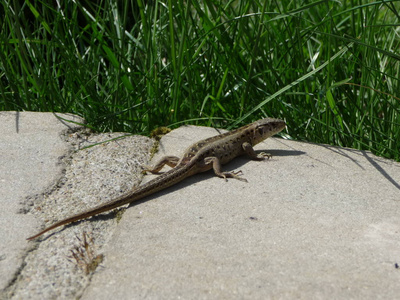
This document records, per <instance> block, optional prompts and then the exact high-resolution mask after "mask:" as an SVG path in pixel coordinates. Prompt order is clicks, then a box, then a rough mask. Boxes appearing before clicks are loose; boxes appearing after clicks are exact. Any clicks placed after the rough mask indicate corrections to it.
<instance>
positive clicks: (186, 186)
mask: <svg viewBox="0 0 400 300" xmlns="http://www.w3.org/2000/svg"><path fill="white" fill-rule="evenodd" d="M0 117H1V115H0ZM38 119H40V120H43V119H44V118H43V117H42V115H38ZM4 123H5V122H1V123H0V124H3V125H0V126H4ZM39 128H40V126H39ZM37 131H40V129H37ZM76 134H77V133H75V134H74V135H76ZM216 134H218V132H217V131H216V130H215V129H211V128H203V127H194V126H185V127H181V128H179V129H177V130H174V131H172V132H171V133H169V134H168V135H166V136H164V137H163V139H162V140H161V144H160V147H159V149H160V151H159V153H157V155H156V156H155V157H154V158H153V160H152V163H154V162H155V161H156V160H157V159H158V158H159V157H160V156H162V155H164V154H170V155H171V154H172V155H177V156H179V155H181V154H182V153H183V152H184V150H185V148H186V147H187V146H188V145H190V144H192V143H193V142H196V141H198V140H199V139H202V138H205V137H209V136H213V135H216ZM74 135H72V136H70V140H69V141H68V140H67V141H66V143H70V144H71V140H73V141H75V144H78V145H79V147H78V148H82V147H83V146H88V145H92V144H95V143H98V142H102V141H103V142H104V141H106V140H109V139H113V138H117V137H120V136H121V135H122V134H111V135H92V134H90V135H88V136H85V137H82V136H81V137H78V136H74ZM29 138H30V137H28V136H27V137H25V138H22V139H15V140H13V143H12V144H13V147H14V148H15V149H19V148H20V147H21V145H28V144H29V145H31V147H30V148H29V149H30V151H28V152H27V153H26V154H24V155H22V156H21V157H20V156H19V152H18V151H16V150H13V151H9V150H8V148H7V149H6V151H9V152H10V153H7V155H8V157H10V156H11V155H15V159H14V160H18V161H19V163H20V164H19V165H15V166H16V168H12V167H11V166H14V165H11V164H8V165H6V167H5V166H3V165H1V166H0V168H1V172H2V174H7V172H8V173H9V174H10V175H9V176H10V178H11V177H12V178H14V179H13V181H11V180H7V184H8V190H7V198H5V199H14V201H10V200H8V201H6V200H4V199H3V197H2V200H1V201H2V204H3V207H6V210H10V211H13V210H18V209H21V207H24V209H25V210H27V209H26V207H27V206H26V205H25V206H24V205H21V204H19V201H22V200H23V199H25V198H24V197H25V196H26V195H30V192H31V191H32V188H30V187H29V186H28V187H27V188H18V189H12V188H10V187H9V185H10V184H11V183H12V184H14V183H13V182H16V183H15V184H16V185H17V184H21V183H19V182H18V181H19V180H18V178H19V177H18V176H22V175H18V174H25V175H24V176H25V177H23V180H24V181H25V182H26V184H30V186H34V187H35V188H36V189H35V193H36V194H43V191H48V189H49V186H54V182H58V184H57V188H56V189H54V188H53V189H52V190H51V191H52V192H51V193H50V194H49V193H44V194H45V196H44V197H34V198H32V197H31V199H32V200H31V201H33V202H34V204H33V209H31V212H33V213H29V214H27V215H24V214H13V215H12V216H11V217H10V220H11V221H10V222H8V223H4V224H2V226H1V231H0V235H1V236H0V238H1V239H2V240H4V239H5V237H6V236H9V232H11V233H12V234H11V237H10V239H11V242H10V243H9V244H5V245H3V244H2V248H1V251H2V252H1V253H0V257H3V256H4V253H12V252H13V251H14V252H18V255H17V256H18V257H20V259H19V260H18V259H15V260H11V259H10V258H9V256H8V254H7V255H6V259H5V260H6V262H7V265H8V266H11V267H13V268H4V269H3V266H4V261H5V260H4V259H3V260H2V261H0V266H1V276H3V277H2V278H5V277H7V276H8V277H9V278H14V280H15V281H14V283H12V284H8V288H7V289H6V290H5V291H6V293H4V295H5V296H6V298H9V297H12V295H13V298H14V299H24V298H32V299H44V298H53V299H54V298H63V299H67V298H76V297H82V299H111V298H114V299H116V298H117V299H132V298H145V297H146V298H148V299H160V298H162V299H176V298H182V299H199V298H203V299H204V298H205V299H250V298H251V299H267V298H277V299H292V298H299V299H310V298H312V299H327V298H331V299H332V298H333V299H348V298H352V299H376V298H380V299H394V298H396V297H397V295H398V294H399V293H400V285H399V284H398V283H399V282H400V269H399V268H396V266H399V265H400V239H399V237H400V236H399V235H400V221H399V218H398V208H399V197H398V195H399V190H400V186H399V182H400V164H399V163H396V162H392V161H390V160H386V159H383V158H379V157H376V156H374V155H372V154H371V153H369V152H365V151H357V150H353V149H344V148H337V147H331V146H326V145H315V144H309V143H300V142H294V141H288V140H283V139H276V138H272V139H268V140H267V141H266V142H264V143H261V144H260V145H258V146H257V147H256V150H259V151H260V150H264V151H267V152H269V153H271V154H272V155H273V157H272V159H270V160H269V161H262V162H258V161H249V160H248V159H247V158H246V157H243V158H238V159H236V160H234V161H233V162H231V163H230V164H228V165H226V166H224V170H239V169H240V170H242V171H243V177H245V178H246V179H248V181H249V182H248V183H245V182H241V181H238V180H234V179H230V180H228V181H227V182H226V181H224V180H222V179H220V178H218V177H215V176H213V173H212V172H206V173H203V174H198V175H195V176H193V177H191V178H188V179H186V180H185V181H183V182H181V183H179V184H177V185H176V186H174V187H171V188H169V189H167V190H165V191H162V192H160V193H158V194H155V195H152V196H150V197H148V198H146V200H145V201H142V202H139V203H136V204H132V205H130V206H129V208H128V209H127V210H125V212H124V213H123V215H122V218H121V219H120V221H118V220H119V218H118V217H117V218H115V213H113V212H111V213H109V214H102V215H100V216H98V217H95V218H91V219H89V220H85V221H82V222H78V223H76V224H74V225H71V226H66V227H64V228H60V229H57V230H54V231H53V232H52V233H50V234H46V235H45V236H44V237H43V238H42V239H40V240H39V241H37V242H33V243H32V242H26V241H25V238H26V237H27V236H29V235H30V234H32V233H34V232H36V231H37V230H38V229H39V227H40V224H42V223H49V222H50V223H51V222H52V221H53V220H55V219H60V218H63V217H65V216H66V215H70V214H72V213H76V212H79V211H81V210H83V209H87V208H90V207H93V205H96V204H97V203H98V202H99V201H108V200H110V199H112V198H114V197H116V196H118V195H120V194H122V193H124V192H125V191H126V190H129V189H131V188H132V187H133V186H134V185H136V184H138V182H139V181H140V180H141V176H140V172H139V171H140V168H139V166H140V165H142V164H146V160H147V157H148V153H150V149H151V146H152V142H151V141H150V140H148V139H146V138H143V137H137V136H136V137H135V136H133V137H124V138H122V139H117V140H114V141H110V142H107V143H101V144H100V145H97V146H95V147H91V148H87V149H84V150H80V151H78V152H76V153H75V154H73V155H72V157H71V159H70V160H68V164H67V165H66V166H65V171H64V172H60V171H59V172H53V175H52V177H51V178H50V179H47V180H46V182H47V184H43V186H39V185H38V184H37V183H34V182H35V181H34V180H35V179H37V177H41V176H42V173H43V171H41V172H39V171H38V170H37V167H29V168H24V162H25V163H26V164H28V163H29V161H30V160H32V159H35V156H36V157H37V156H38V155H37V154H36V153H37V152H35V151H36V149H37V147H38V146H35V145H37V144H43V145H45V144H51V143H54V140H57V139H59V136H58V135H57V134H56V135H54V136H52V135H48V136H47V139H48V141H47V140H46V141H42V142H38V143H37V144H35V143H36V142H35V141H36V140H34V141H33V142H27V141H25V140H24V139H29ZM0 139H2V141H3V139H4V138H3V137H0ZM77 141H78V142H77ZM2 144H3V143H2ZM48 147H49V146H48ZM14 148H12V149H14ZM67 148H68V147H67ZM11 152H12V153H11ZM3 153H4V150H3ZM13 153H14V154H13ZM64 153H68V150H64ZM57 155H60V154H59V153H58V154H57ZM57 155H55V156H56V157H57ZM46 157H49V156H48V155H47V154H45V155H44V156H43V159H42V161H44V160H46ZM50 157H51V156H50ZM54 161H57V160H54ZM45 163H48V162H47V161H46V162H45ZM22 169H23V170H24V171H22ZM166 169H168V167H166ZM4 178H6V177H4ZM151 178H153V177H152V176H150V175H149V176H146V177H145V179H144V180H145V181H147V180H151ZM4 182H5V181H4V179H3V180H2V184H4V186H5V185H7V184H5V183H4ZM32 182H33V183H32ZM20 189H21V190H25V191H27V192H26V193H25V194H22V195H20V196H19V197H17V196H16V195H17V194H16V193H17V192H19V191H17V190H20ZM15 199H19V200H18V201H17V200H15ZM33 215H35V216H36V219H35V218H34V217H33ZM46 219H48V222H45V221H46ZM83 231H85V232H87V237H88V238H87V239H88V241H89V245H90V249H91V250H92V251H93V257H92V258H95V257H96V256H97V257H101V255H102V256H103V257H104V259H103V261H102V262H101V263H100V265H99V267H98V268H97V269H96V270H95V271H94V274H93V275H91V274H89V275H86V274H85V265H84V264H82V262H81V263H79V261H77V260H76V259H74V258H71V257H70V258H68V256H71V250H75V247H76V246H77V245H79V244H81V243H82V242H79V240H78V239H77V236H78V237H79V238H80V239H81V240H83V237H82V236H83ZM91 238H93V240H91ZM18 243H19V244H20V247H19V248H17V250H13V248H11V246H10V245H15V244H18ZM28 249H30V250H31V251H30V252H28ZM89 252H90V251H89ZM21 257H22V258H24V257H25V258H24V259H22V258H21ZM21 261H24V263H21ZM99 261H100V260H99ZM13 270H14V271H13ZM15 270H17V271H15ZM16 272H17V274H19V276H15V274H16ZM13 274H14V275H13ZM5 286H7V284H6V285H5ZM0 298H1V297H0Z"/></svg>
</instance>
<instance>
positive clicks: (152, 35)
mask: <svg viewBox="0 0 400 300" xmlns="http://www.w3.org/2000/svg"><path fill="white" fill-rule="evenodd" d="M398 11H400V2H399V1H385V0H384V1H375V2H372V1H371V2H369V3H364V1H355V0H350V1H328V0H321V1H287V0H283V1H266V0H264V1H258V0H236V1H205V2H203V1H195V0H193V1H186V2H183V1H166V2H161V1H157V0H155V1H150V2H147V3H145V2H143V1H142V0H137V1H133V0H132V1H123V2H122V1H115V0H114V1H111V0H103V1H91V2H84V3H82V2H72V1H71V2H68V1H67V2H66V3H62V4H61V2H54V3H49V2H48V1H40V0H36V1H32V0H25V1H10V0H5V1H3V2H2V3H1V8H0V12H1V13H2V15H3V16H4V19H3V22H2V24H1V25H0V93H1V98H0V109H2V110H18V111H22V110H31V111H54V112H69V113H75V114H78V115H80V116H82V117H84V118H85V119H86V120H87V121H88V124H89V126H90V127H92V128H94V129H96V130H98V131H109V130H113V131H128V132H134V133H144V134H149V133H150V132H151V131H152V130H153V129H154V128H157V127H160V126H169V127H176V126H179V125H180V124H182V123H191V124H199V125H209V126H218V127H226V128H232V127H234V126H238V125H242V124H244V123H248V122H251V121H253V120H255V119H258V118H261V117H263V116H265V115H268V116H273V117H279V118H283V119H285V120H286V122H287V123H288V132H287V134H288V136H290V137H291V138H293V139H298V140H308V141H313V142H317V143H326V144H334V145H339V146H346V147H353V148H357V149H368V150H371V151H373V152H374V153H376V154H378V155H381V156H384V157H389V158H392V159H396V160H399V159H400V157H399V153H400V151H399V149H400V139H399V138H398V136H399V128H400V126H399V124H400V117H399V101H400V99H399V97H400V79H399V78H400V74H399V70H400V54H399V51H398V49H399V43H400V38H399V37H400V30H399V28H400V26H399V24H400V15H399V13H398Z"/></svg>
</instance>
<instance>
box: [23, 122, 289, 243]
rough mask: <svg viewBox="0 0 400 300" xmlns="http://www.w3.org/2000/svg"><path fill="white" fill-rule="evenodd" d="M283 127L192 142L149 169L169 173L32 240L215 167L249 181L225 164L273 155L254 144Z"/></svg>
mask: <svg viewBox="0 0 400 300" xmlns="http://www.w3.org/2000/svg"><path fill="white" fill-rule="evenodd" d="M283 128H285V122H284V121H282V120H279V119H272V118H266V119H261V120H258V121H256V122H253V123H251V124H248V125H246V126H243V127H240V128H238V129H235V130H232V131H229V132H227V133H224V134H220V135H217V136H214V137H210V138H208V139H205V140H202V141H199V142H197V143H195V144H193V145H191V146H190V147H189V148H188V149H187V150H186V151H185V153H184V155H183V157H182V158H181V159H179V158H178V157H176V156H165V157H164V158H162V159H161V160H160V161H159V162H158V163H157V164H156V165H155V166H154V167H153V168H152V169H149V170H145V171H148V172H151V173H157V172H158V171H160V170H161V169H162V168H163V167H164V165H168V166H170V167H172V168H173V169H171V170H169V171H168V172H165V173H163V174H161V175H160V176H158V177H157V178H155V179H153V180H150V181H149V182H147V183H145V184H143V185H141V186H139V187H138V188H136V189H134V190H132V191H130V192H128V193H126V194H124V195H122V196H120V197H118V198H116V199H114V200H112V201H110V202H108V203H104V204H101V205H98V206H96V207H94V208H92V209H89V210H87V211H84V212H81V213H78V214H76V215H73V216H71V217H68V218H66V219H63V220H61V221H58V222H56V223H54V224H53V225H51V226H49V227H47V228H45V229H44V230H42V231H40V232H39V233H38V234H35V235H34V236H31V237H30V238H28V240H33V239H35V238H37V237H38V236H40V235H42V234H43V233H45V232H47V231H49V230H52V229H54V228H57V227H59V226H62V225H66V224H69V223H73V222H76V221H79V220H82V219H86V218H88V217H91V216H94V215H97V214H100V213H102V212H106V211H109V210H112V209H114V208H117V207H119V206H122V205H124V204H127V203H132V202H135V201H137V200H139V199H142V198H144V197H146V196H148V195H151V194H154V193H156V192H158V191H160V190H163V189H165V188H167V187H170V186H172V185H174V184H176V183H178V182H180V181H182V180H183V179H185V178H187V177H189V176H192V175H194V174H197V173H200V172H205V171H208V170H211V169H214V173H215V175H217V176H218V177H222V178H225V179H226V178H235V179H239V180H242V181H247V180H246V179H244V178H242V177H239V176H237V174H238V173H240V171H239V172H222V171H221V165H222V164H226V163H227V162H229V161H231V160H232V159H234V158H235V157H237V156H239V155H243V154H247V155H248V156H249V157H250V158H251V159H254V160H263V159H265V158H266V157H267V158H269V157H270V155H269V154H265V153H261V154H256V153H255V152H254V149H253V146H254V145H256V144H258V143H260V142H262V141H263V140H265V139H267V138H269V137H270V136H273V135H274V134H276V133H278V132H280V131H281V130H282V129H283Z"/></svg>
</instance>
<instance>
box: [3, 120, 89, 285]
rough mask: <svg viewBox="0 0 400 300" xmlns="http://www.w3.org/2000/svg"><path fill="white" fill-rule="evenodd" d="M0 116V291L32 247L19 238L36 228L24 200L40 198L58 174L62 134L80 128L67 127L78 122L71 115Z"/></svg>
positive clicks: (64, 151) (63, 149)
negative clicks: (38, 196) (39, 195)
mask: <svg viewBox="0 0 400 300" xmlns="http://www.w3.org/2000/svg"><path fill="white" fill-rule="evenodd" d="M57 115H58V118H57V117H56V115H55V114H51V113H31V112H23V113H19V112H0V127H1V130H0V132H1V136H0V152H1V155H0V170H1V171H0V191H1V196H0V207H2V209H1V210H0V240H1V243H0V291H1V290H4V289H5V288H6V287H7V286H8V285H9V284H10V282H11V281H12V280H13V279H14V277H15V274H17V273H18V271H19V269H20V268H21V265H22V261H23V258H24V256H26V253H27V251H28V250H29V249H31V248H32V245H33V244H27V243H26V241H25V237H26V236H27V234H29V233H30V232H32V229H33V228H35V227H38V225H39V224H38V221H37V220H36V219H35V218H34V217H33V216H32V215H29V214H24V213H26V212H27V211H28V210H29V209H30V208H29V206H30V205H32V201H29V200H28V197H34V196H35V195H36V194H41V193H46V192H48V191H49V190H51V189H52V188H53V187H54V185H55V184H56V182H57V180H58V178H59V177H60V176H61V174H62V171H63V168H64V167H63V157H64V156H65V155H67V154H68V153H69V151H70V150H71V149H70V147H69V146H68V144H67V143H65V142H64V140H63V139H64V137H63V136H64V135H65V134H66V133H67V132H73V131H75V130H77V129H78V128H80V126H79V125H77V124H74V123H70V122H67V121H65V120H63V119H62V118H65V119H66V120H72V121H74V122H83V120H82V119H81V118H79V117H78V116H74V115H65V114H57Z"/></svg>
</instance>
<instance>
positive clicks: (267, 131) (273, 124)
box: [252, 118, 286, 145]
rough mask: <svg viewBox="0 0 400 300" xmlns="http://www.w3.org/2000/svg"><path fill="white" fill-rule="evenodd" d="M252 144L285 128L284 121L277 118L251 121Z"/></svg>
mask: <svg viewBox="0 0 400 300" xmlns="http://www.w3.org/2000/svg"><path fill="white" fill-rule="evenodd" d="M252 125H253V126H252V127H253V130H252V133H253V134H252V144H253V145H256V144H258V143H260V142H262V141H263V140H265V139H266V138H269V137H270V136H273V135H274V134H276V133H278V132H280V131H282V129H283V128H285V126H286V123H285V121H282V120H279V119H272V118H266V119H261V120H258V121H255V122H254V123H252Z"/></svg>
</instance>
